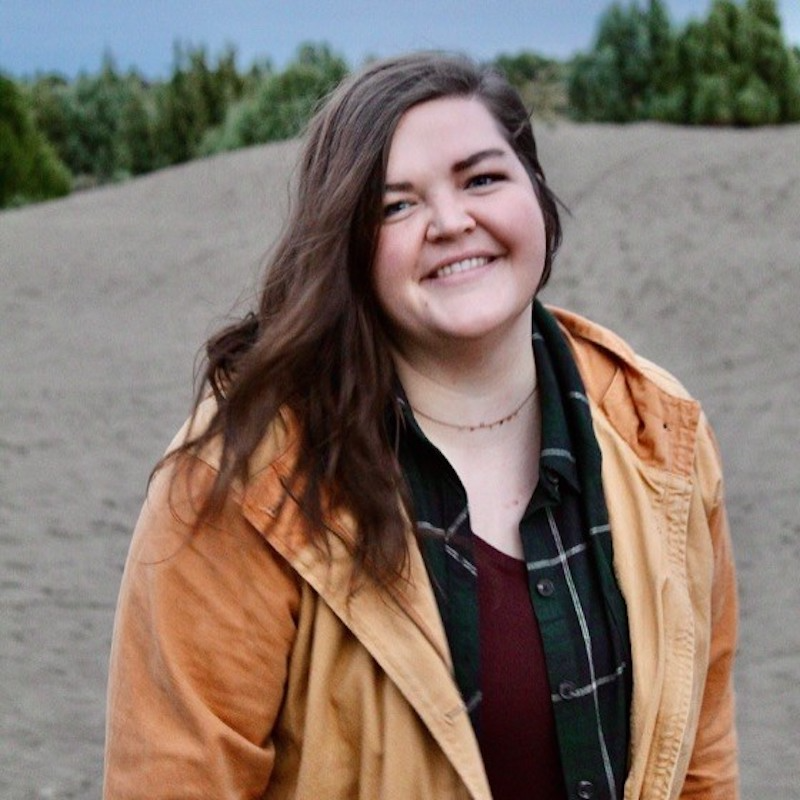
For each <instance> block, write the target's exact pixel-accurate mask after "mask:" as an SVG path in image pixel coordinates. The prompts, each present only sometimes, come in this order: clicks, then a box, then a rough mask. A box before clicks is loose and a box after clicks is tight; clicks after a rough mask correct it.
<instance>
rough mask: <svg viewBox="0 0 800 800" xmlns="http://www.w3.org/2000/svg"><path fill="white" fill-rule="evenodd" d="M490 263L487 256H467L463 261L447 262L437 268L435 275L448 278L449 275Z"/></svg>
mask: <svg viewBox="0 0 800 800" xmlns="http://www.w3.org/2000/svg"><path fill="white" fill-rule="evenodd" d="M488 263H489V259H488V258H487V257H486V256H481V257H480V258H465V259H464V260H463V261H456V262H455V264H447V266H444V267H442V268H441V269H438V270H436V274H435V277H437V278H446V277H447V276H448V275H455V274H456V273H457V272H467V271H468V270H471V269H475V268H476V267H483V266H485V265H486V264H488Z"/></svg>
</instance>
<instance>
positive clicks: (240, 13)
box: [0, 0, 800, 78]
mask: <svg viewBox="0 0 800 800" xmlns="http://www.w3.org/2000/svg"><path fill="white" fill-rule="evenodd" d="M610 3H611V0H394V1H393V2H386V0H373V2H369V1H368V0H332V1H331V2H325V0H316V2H312V1H311V0H283V2H281V1H280V0H0V71H2V72H5V73H7V74H10V75H11V76H13V77H16V78H22V77H32V76H33V75H35V74H36V73H37V72H57V73H61V74H62V75H64V76H66V77H69V78H71V77H74V76H75V75H77V74H78V73H79V72H81V71H85V72H89V73H94V72H97V71H98V69H99V67H100V64H101V61H102V57H103V54H104V53H105V52H110V53H112V54H113V56H114V58H115V62H116V65H117V67H118V68H120V69H122V70H127V69H129V68H136V69H137V71H139V72H140V73H141V74H143V75H144V76H145V77H148V78H159V77H165V76H166V75H168V74H169V72H170V68H171V65H172V52H173V44H174V43H175V42H176V41H180V42H182V43H184V44H191V45H194V46H197V45H205V46H206V47H207V48H208V51H209V54H210V55H211V56H212V58H213V57H214V56H216V55H218V54H219V53H221V52H222V50H223V49H224V48H225V46H226V45H228V44H232V45H234V46H235V47H236V49H237V52H238V54H239V58H238V65H239V67H240V68H241V69H246V68H247V67H249V66H250V65H251V64H252V63H253V62H254V61H256V60H263V59H269V60H270V61H271V62H272V63H273V65H274V66H276V67H278V68H282V67H283V66H285V64H286V63H287V62H288V61H289V60H290V59H291V58H292V56H293V54H294V53H295V51H296V49H297V47H298V45H300V44H301V43H303V42H309V41H310V42H327V43H328V44H330V45H331V47H332V48H333V50H334V51H335V52H336V53H338V54H340V55H343V56H344V57H345V59H346V60H347V61H348V63H349V64H350V65H351V66H353V67H355V66H358V65H359V64H361V63H362V62H363V61H364V59H365V58H367V57H374V56H388V55H393V54H397V53H401V52H405V51H408V50H419V49H429V48H435V49H446V50H458V51H462V52H466V53H468V54H469V55H471V56H473V57H475V58H478V59H489V58H492V57H494V56H496V55H498V54H499V53H516V52H519V51H520V50H533V51H535V52H538V53H541V54H543V55H548V56H553V57H556V58H566V57H568V56H570V55H572V54H573V53H575V52H577V51H579V50H587V49H589V48H590V47H591V45H592V39H593V36H594V33H595V30H596V24H597V20H598V18H599V16H600V14H601V13H602V12H603V11H604V10H605V9H606V8H607V7H608V6H609V5H610ZM710 4H711V0H667V6H668V8H669V12H670V15H671V18H672V21H673V22H674V23H676V24H681V25H682V24H684V23H685V22H686V21H687V20H688V19H690V18H692V17H698V18H702V17H705V16H706V15H707V13H708V9H709V7H710ZM779 8H780V13H781V19H782V21H783V30H784V35H785V37H786V40H787V41H788V42H789V43H791V44H798V45H800V1H799V0H779Z"/></svg>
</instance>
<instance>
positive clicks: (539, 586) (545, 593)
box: [536, 578, 556, 597]
mask: <svg viewBox="0 0 800 800" xmlns="http://www.w3.org/2000/svg"><path fill="white" fill-rule="evenodd" d="M555 590H556V587H555V586H554V585H553V581H551V580H550V578H542V579H541V580H539V581H537V582H536V591H537V592H539V594H540V595H541V596H542V597H550V595H551V594H553V592H555Z"/></svg>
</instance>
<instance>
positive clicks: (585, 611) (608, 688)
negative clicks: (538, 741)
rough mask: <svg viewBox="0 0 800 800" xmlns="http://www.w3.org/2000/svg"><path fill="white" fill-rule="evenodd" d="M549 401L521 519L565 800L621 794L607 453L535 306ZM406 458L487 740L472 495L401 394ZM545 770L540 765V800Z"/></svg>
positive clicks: (550, 322)
mask: <svg viewBox="0 0 800 800" xmlns="http://www.w3.org/2000/svg"><path fill="white" fill-rule="evenodd" d="M533 348H534V354H535V358H536V370H537V379H538V383H539V395H540V399H541V414H542V439H541V452H540V465H539V466H540V477H539V483H538V485H537V486H536V489H535V491H534V493H533V496H532V497H531V500H530V503H529V505H528V507H527V509H526V511H525V514H524V515H523V518H522V521H521V523H520V535H521V538H522V546H523V553H524V557H525V561H526V564H527V568H528V576H529V588H530V598H531V603H532V606H533V610H534V613H535V615H536V618H537V622H538V625H539V629H540V632H541V636H542V642H543V646H544V652H545V661H546V667H547V674H548V679H549V683H550V687H551V699H552V703H553V712H554V716H555V722H556V731H557V736H558V744H559V752H560V756H561V768H562V771H563V774H564V779H565V785H566V789H567V796H568V797H570V798H572V797H575V798H598V799H602V800H617V798H621V797H622V792H623V784H624V780H625V774H626V772H627V765H628V763H627V762H628V743H629V740H630V731H629V717H630V703H631V688H632V683H631V675H632V671H631V655H630V638H629V634H628V625H627V612H626V608H625V602H624V600H623V598H622V595H621V593H620V590H619V587H618V585H617V582H616V579H615V577H614V572H613V568H612V545H611V534H610V526H609V524H608V514H607V511H606V507H605V500H604V497H603V489H602V483H601V477H600V451H599V448H598V445H597V442H596V440H595V437H594V433H593V429H592V423H591V415H590V411H589V404H588V400H587V398H586V395H585V392H584V389H583V383H582V381H581V379H580V375H579V374H578V371H577V367H576V366H575V363H574V360H573V359H572V356H571V354H570V352H569V349H568V347H567V345H566V342H565V341H564V339H563V337H562V335H561V333H560V330H559V328H558V325H557V323H556V321H555V319H554V318H553V317H552V316H551V315H550V313H549V312H548V311H546V309H545V308H544V307H543V306H542V305H541V304H539V303H538V302H537V303H535V308H534V333H533ZM398 399H399V402H400V404H401V407H402V409H403V416H404V420H405V425H404V426H403V429H402V431H401V433H400V440H399V457H400V462H401V465H402V467H403V471H404V474H405V477H406V480H407V483H408V486H409V488H410V491H411V496H412V499H413V502H414V508H415V514H416V517H417V525H418V530H419V534H420V542H421V545H422V552H423V556H424V558H425V562H426V566H427V568H428V571H429V574H430V577H431V581H432V584H433V587H434V592H435V594H436V599H437V603H438V606H439V611H440V614H441V616H442V621H443V623H444V627H445V631H446V633H447V637H448V642H449V645H450V649H451V652H452V655H453V662H454V669H455V679H456V681H457V683H458V686H459V688H460V690H461V694H462V697H463V698H464V702H465V704H466V706H467V708H468V710H469V712H470V718H471V719H472V721H473V725H474V726H475V729H476V733H477V735H478V737H479V739H480V725H479V717H480V714H479V708H480V701H481V691H480V652H479V637H478V624H479V620H478V599H477V580H478V575H477V568H476V566H475V559H474V557H473V552H472V537H473V534H472V531H471V529H470V520H469V507H468V504H467V497H466V492H465V490H464V488H463V485H462V484H461V481H460V480H459V478H458V476H457V475H456V473H455V471H454V470H453V468H452V467H451V466H450V464H449V462H448V461H447V460H446V459H445V457H444V456H443V455H442V454H441V453H440V452H439V450H438V449H436V447H434V446H433V445H432V444H431V443H430V442H429V441H428V439H427V438H426V437H425V435H424V433H423V432H422V430H421V429H420V428H419V426H418V425H417V423H416V420H415V419H414V417H413V413H412V411H411V409H410V408H409V407H408V405H407V404H406V403H405V401H404V398H403V397H402V396H401V397H400V398H398ZM535 796H536V765H535V764H531V797H535Z"/></svg>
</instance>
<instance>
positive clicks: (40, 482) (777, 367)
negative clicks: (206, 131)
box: [0, 123, 800, 800]
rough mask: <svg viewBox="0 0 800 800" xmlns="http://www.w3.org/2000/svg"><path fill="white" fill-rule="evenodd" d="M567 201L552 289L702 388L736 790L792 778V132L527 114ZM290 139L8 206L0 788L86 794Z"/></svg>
mask: <svg viewBox="0 0 800 800" xmlns="http://www.w3.org/2000/svg"><path fill="white" fill-rule="evenodd" d="M539 139H540V147H541V151H542V157H543V162H544V164H545V168H546V169H547V172H548V177H549V179H550V182H551V184H552V185H553V187H554V188H555V189H556V191H557V193H558V194H559V195H560V197H561V198H562V200H563V201H564V202H565V204H566V205H567V206H568V207H569V208H570V209H571V212H572V215H571V216H570V217H568V218H567V219H566V237H565V244H564V247H563V250H562V252H561V254H560V256H559V258H558V259H557V263H556V267H555V274H554V278H553V280H552V283H551V285H550V286H549V287H548V288H547V290H546V291H545V294H544V297H545V299H547V300H548V301H550V302H553V303H556V304H559V305H565V306H567V307H570V308H572V309H574V310H576V311H580V312H582V313H586V314H588V315H589V316H593V317H594V318H596V319H597V320H598V321H601V322H604V323H606V324H609V325H610V326H612V327H614V328H615V329H616V330H618V331H619V332H620V333H621V334H623V335H624V336H626V337H627V338H628V339H629V340H630V341H631V343H632V344H633V345H634V346H635V347H636V348H637V349H638V350H639V351H641V352H642V353H644V354H645V355H648V356H649V357H651V358H653V359H654V360H656V361H658V362H660V363H661V364H662V365H664V366H665V367H667V368H669V369H671V370H673V371H675V372H676V373H677V374H678V375H679V376H680V377H681V378H682V379H683V380H684V382H685V383H686V384H687V386H688V387H689V388H690V390H691V391H692V392H693V393H694V394H695V395H696V396H698V397H699V398H700V399H701V400H702V401H703V403H704V405H705V408H706V411H707V413H708V415H709V416H710V418H711V420H712V422H713V423H714V425H715V427H716V430H717V433H718V436H719V439H720V442H721V447H722V451H723V454H724V457H725V460H726V469H727V479H728V496H729V513H730V517H731V523H732V527H733V534H734V540H735V545H736V555H737V560H738V563H739V568H740V583H741V604H742V640H741V649H740V660H739V668H738V674H737V680H738V692H739V720H740V729H741V743H742V746H741V749H742V768H743V789H744V791H743V796H744V797H746V798H757V799H758V800H769V798H776V800H777V798H780V799H781V800H784V799H785V798H788V797H793V796H797V791H798V790H797V780H798V777H800V738H798V736H797V719H798V718H800V690H799V689H798V686H800V624H798V622H797V617H798V611H800V583H798V581H797V580H796V573H797V570H798V565H800V521H799V518H798V513H797V512H798V490H799V489H800V462H799V461H798V458H797V455H798V441H800V421H798V420H799V416H798V413H797V403H798V401H797V398H798V396H800V344H799V342H800V323H799V322H798V314H797V305H798V301H800V221H798V220H800V162H798V158H797V154H798V152H800V128H798V127H788V128H782V129H764V130H758V131H723V130H689V129H681V128H667V127H661V126H657V125H637V126H631V127H625V128H621V127H616V126H573V125H568V124H563V123H559V124H557V125H555V126H553V127H547V126H540V129H539ZM295 153H296V144H294V143H286V144H280V145H274V146H267V147H261V148H255V149H251V150H247V151H242V152H239V153H234V154H229V155H225V156H221V157H217V158H214V159H210V160H207V161H202V162H196V163H193V164H190V165H187V166H184V167H180V168H176V169H171V170H167V171H164V172H161V173H158V174H155V175H151V176H148V177H145V178H142V179H140V180H137V181H134V182H131V183H128V184H125V185H121V186H115V187H110V188H105V189H101V190H97V191H94V192H90V193H84V194H79V195H74V196H72V197H70V198H67V199H65V200H63V201H59V202H56V203H49V204H45V205H40V206H37V207H30V208H26V209H21V210H16V211H7V212H5V213H3V214H0V280H1V281H2V293H1V294H0V326H1V327H0V333H1V334H2V335H0V397H2V402H0V593H1V594H0V596H1V597H2V608H3V611H2V617H0V640H1V641H2V642H3V644H2V660H0V670H1V671H0V738H2V741H3V745H2V748H0V796H2V797H4V798H25V799H26V800H27V799H28V798H89V797H97V796H99V791H100V781H101V769H102V766H101V759H102V743H103V713H104V691H105V673H106V659H107V653H108V646H109V640H110V633H111V624H112V616H113V608H114V602H115V597H116V592H117V588H118V583H119V578H120V574H121V570H122V564H123V560H124V556H125V551H126V548H127V544H128V540H129V536H130V531H131V528H132V526H133V523H134V520H135V517H136V514H137V512H138V508H139V505H140V503H141V500H142V496H143V492H144V488H145V483H146V480H147V475H148V472H149V469H150V467H151V466H152V464H153V462H154V461H155V460H156V459H157V458H158V456H159V455H160V454H161V452H162V450H163V448H164V446H165V445H166V443H167V442H168V441H169V439H170V437H171V436H172V434H173V432H174V430H175V429H176V427H177V426H178V425H179V424H180V422H181V421H182V419H183V417H184V415H185V413H186V411H187V409H188V406H189V403H190V400H191V392H192V389H191V381H192V371H193V362H194V357H195V354H196V352H197V349H198V347H199V346H200V344H201V343H202V341H203V339H204V337H205V336H206V335H207V334H208V333H210V332H211V331H212V330H213V329H214V328H215V327H216V326H217V325H219V323H220V322H221V321H222V320H224V318H225V317H226V315H227V314H229V313H230V312H231V310H232V309H233V308H234V306H235V304H236V303H237V302H238V303H246V302H247V301H248V299H249V297H250V295H251V293H252V290H253V287H254V285H255V282H256V276H257V274H258V267H259V263H260V261H261V259H262V256H263V253H264V252H265V250H266V249H267V247H268V246H269V243H270V242H271V241H272V240H273V238H274V236H275V235H276V233H277V231H278V229H279V226H280V221H281V218H282V215H283V213H284V212H283V209H284V208H285V205H286V183H287V180H288V177H289V175H290V165H291V162H292V159H293V157H294V155H295Z"/></svg>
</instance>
